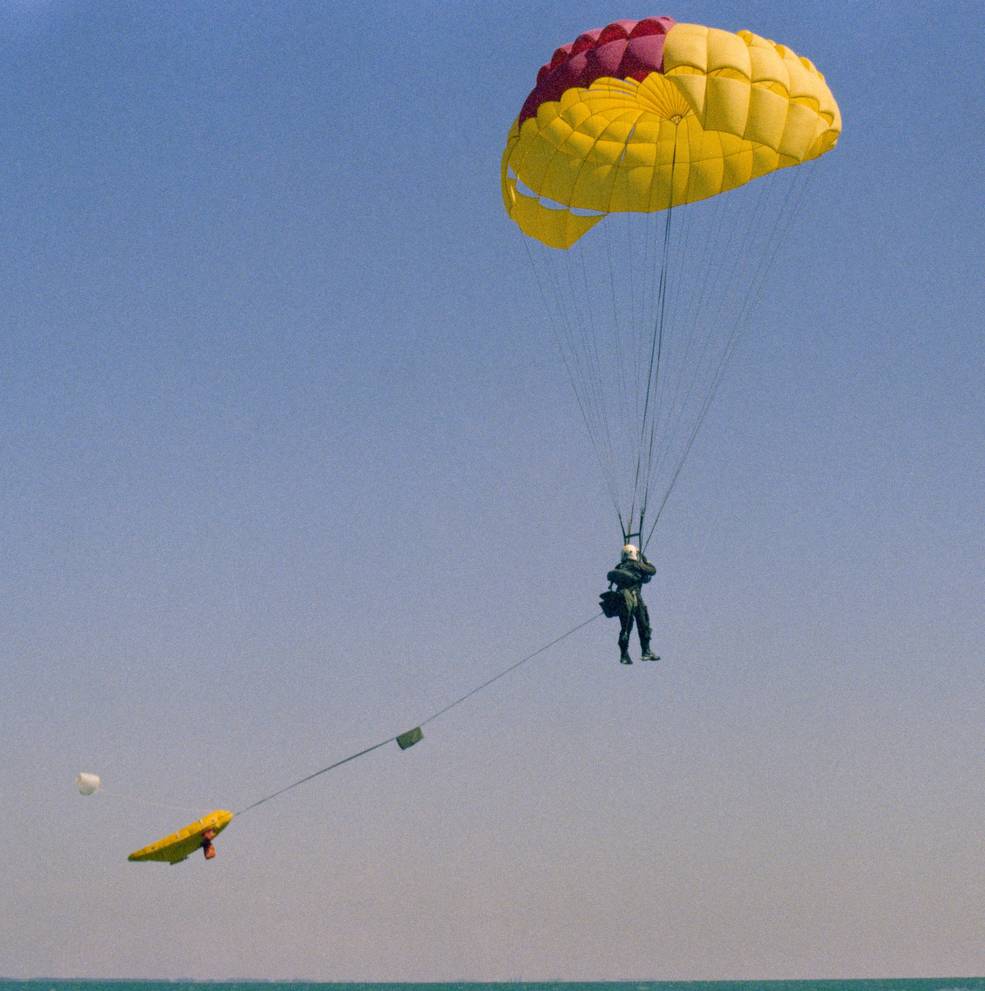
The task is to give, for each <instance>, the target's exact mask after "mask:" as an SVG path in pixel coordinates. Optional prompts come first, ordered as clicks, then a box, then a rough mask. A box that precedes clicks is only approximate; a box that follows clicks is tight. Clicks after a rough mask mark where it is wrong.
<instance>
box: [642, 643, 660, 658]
mask: <svg viewBox="0 0 985 991" xmlns="http://www.w3.org/2000/svg"><path fill="white" fill-rule="evenodd" d="M642 647H643V656H642V657H641V658H640V660H641V661H659V660H660V658H659V657H657V655H656V654H654V653H653V651H652V650H650V645H649V644H642Z"/></svg>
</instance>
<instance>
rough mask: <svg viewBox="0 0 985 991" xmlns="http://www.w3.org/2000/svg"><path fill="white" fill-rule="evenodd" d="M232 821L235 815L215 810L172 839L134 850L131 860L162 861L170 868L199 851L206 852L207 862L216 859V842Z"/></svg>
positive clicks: (178, 832)
mask: <svg viewBox="0 0 985 991" xmlns="http://www.w3.org/2000/svg"><path fill="white" fill-rule="evenodd" d="M232 821H233V813H232V812H228V811H227V810H226V809H215V810H214V811H212V812H210V813H209V814H208V815H204V816H202V818H201V819H198V820H196V821H195V822H192V823H189V824H188V825H187V826H185V827H184V828H182V829H179V830H178V831H177V832H175V833H172V834H171V835H170V836H165V837H164V839H161V840H157V841H156V842H155V843H151V844H150V845H149V846H145V847H141V849H139V850H134V852H133V853H131V854H130V856H129V857H127V860H135V861H137V860H159V861H162V862H163V863H166V864H179V863H181V861H182V860H187V859H188V857H189V856H190V855H191V854H193V853H194V852H195V851H196V850H203V851H204V852H205V859H206V860H211V859H212V858H213V857H214V856H215V847H214V846H212V841H213V840H214V839H215V838H216V837H217V836H218V835H219V834H220V833H221V832H222V831H223V830H224V829H225V828H226V826H228V825H229V824H230V823H231V822H232Z"/></svg>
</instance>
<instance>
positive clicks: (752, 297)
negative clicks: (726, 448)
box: [643, 162, 814, 549]
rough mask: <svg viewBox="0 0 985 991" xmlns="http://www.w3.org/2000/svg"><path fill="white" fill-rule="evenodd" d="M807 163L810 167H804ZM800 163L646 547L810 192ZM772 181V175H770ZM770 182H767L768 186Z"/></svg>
mask: <svg viewBox="0 0 985 991" xmlns="http://www.w3.org/2000/svg"><path fill="white" fill-rule="evenodd" d="M805 165H806V166H807V167H805ZM805 165H801V166H800V168H798V169H797V170H795V173H794V176H793V178H792V179H791V181H790V184H789V185H788V187H787V190H786V195H785V197H784V200H783V203H782V206H781V208H780V210H779V212H778V213H777V214H776V217H775V219H774V221H773V226H772V229H771V231H770V233H769V235H768V237H767V242H768V244H769V246H770V247H769V250H768V251H767V252H766V253H765V254H764V255H762V256H761V257H760V259H759V262H758V265H757V266H756V268H755V271H754V272H753V274H752V277H751V278H750V280H749V282H748V285H749V289H748V291H747V293H746V295H745V298H744V299H743V302H742V304H741V307H740V312H739V315H738V317H737V318H736V319H735V320H734V321H733V322H732V324H731V327H730V331H729V335H728V339H727V341H726V345H725V348H724V349H723V352H722V354H721V356H720V358H719V361H718V363H717V366H716V368H715V373H714V378H713V380H712V385H711V389H710V390H709V391H708V392H707V394H706V395H705V398H704V401H703V403H702V405H701V410H700V413H699V416H698V418H697V420H696V422H695V423H694V425H693V427H692V429H691V431H690V434H689V436H688V439H687V443H686V445H685V447H684V451H683V454H682V455H681V457H680V459H679V460H678V463H677V464H676V466H675V469H674V472H673V475H672V477H671V480H670V484H669V485H668V487H667V491H666V492H665V494H664V497H663V499H662V500H661V503H660V506H659V508H658V509H657V514H656V516H655V518H654V520H653V524H652V525H651V527H650V530H649V532H648V533H647V536H646V540H645V542H644V544H643V548H644V549H645V548H646V546H647V544H649V542H650V539H651V537H652V536H653V532H654V530H655V529H656V527H657V523H658V522H659V521H660V516H661V514H662V513H663V510H664V507H665V506H666V505H667V500H668V499H669V498H670V493H671V492H672V491H673V488H674V485H675V484H676V482H677V479H678V477H679V476H680V473H681V470H682V469H683V467H684V463H685V461H686V460H687V457H688V454H689V453H690V451H691V447H692V446H693V444H694V441H695V438H696V437H697V435H698V431H699V430H700V429H701V425H702V423H703V422H704V419H705V417H706V415H707V413H708V410H709V409H710V408H711V405H712V402H713V401H714V398H715V395H716V394H717V392H718V388H719V386H720V384H721V381H722V378H723V377H724V373H725V368H726V366H727V365H728V363H729V361H730V359H731V357H732V355H733V353H734V352H735V349H736V348H737V347H738V342H739V338H740V336H741V334H742V332H743V331H744V330H745V328H746V326H747V325H748V322H749V318H750V317H751V315H752V313H753V312H754V311H755V309H756V307H757V306H758V305H759V303H760V301H761V300H762V297H763V294H764V292H765V289H766V283H767V280H768V277H769V273H770V271H771V270H772V268H773V265H774V263H775V261H776V258H777V256H778V254H779V251H780V248H781V246H782V245H783V244H784V243H785V241H786V239H787V235H788V233H789V230H790V228H791V226H792V225H793V221H794V219H795V218H796V216H797V214H798V213H799V211H800V207H801V205H802V203H803V201H804V198H805V196H806V193H807V189H808V187H809V186H810V182H811V179H812V177H813V168H812V166H813V165H814V163H813V162H809V163H805ZM768 178H769V179H770V180H771V181H772V178H773V177H772V175H770V176H769V177H768ZM768 185H769V183H767V184H764V187H765V186H768ZM764 199H765V197H764V194H763V193H761V194H760V197H759V200H758V201H757V204H756V206H757V210H756V211H755V212H754V218H753V220H752V222H751V224H750V229H755V224H756V223H757V222H758V217H759V213H760V212H761V210H760V209H759V207H761V205H762V203H763V201H764Z"/></svg>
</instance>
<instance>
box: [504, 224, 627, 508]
mask: <svg viewBox="0 0 985 991" xmlns="http://www.w3.org/2000/svg"><path fill="white" fill-rule="evenodd" d="M523 245H524V248H525V249H526V251H527V258H528V260H529V262H530V268H531V269H532V271H533V273H534V278H535V281H536V283H537V288H538V290H539V292H540V295H541V300H542V302H543V304H544V309H545V311H546V312H547V316H548V324H549V325H550V328H551V333H552V335H553V337H554V342H555V346H556V347H557V350H558V352H559V353H560V355H561V360H562V362H563V364H564V367H565V371H566V372H567V375H568V381H569V382H570V383H571V391H572V392H573V393H574V395H575V401H576V403H577V404H578V410H579V412H580V413H581V418H582V421H583V422H584V424H585V429H586V430H587V431H588V436H589V438H590V439H591V441H592V446H593V447H594V448H595V452H596V456H597V457H598V459H599V464H600V467H601V468H602V474H603V476H604V477H605V480H606V487H607V489H608V491H609V498H610V499H611V500H612V505H613V507H614V508H615V510H616V512H619V498H618V494H617V492H616V489H615V485H614V482H613V473H612V472H611V471H606V470H605V469H606V466H605V464H604V462H603V458H602V453H601V451H602V448H601V445H600V442H599V439H598V437H599V435H598V432H597V430H596V428H595V425H594V424H593V422H592V418H591V416H590V415H589V410H588V408H587V398H588V397H583V395H582V392H581V391H580V390H579V388H578V376H577V375H576V374H575V369H574V367H573V365H572V362H573V360H574V357H575V356H574V355H569V353H568V350H569V349H568V348H566V347H565V339H564V333H563V330H564V328H565V326H566V325H567V324H569V323H570V321H568V322H566V321H565V319H564V313H563V310H562V311H561V312H559V313H556V312H555V307H554V306H552V305H551V301H550V298H549V294H548V292H547V290H546V288H545V286H544V276H543V274H542V272H541V270H540V267H539V266H538V264H537V261H536V259H535V258H534V253H533V251H532V250H531V248H530V243H529V240H528V239H527V238H523ZM546 267H547V268H548V269H549V268H550V262H549V261H548V263H547V266H546ZM554 274H555V280H554V281H555V285H556V284H557V280H556V273H554ZM555 298H556V299H557V300H558V304H557V309H558V310H561V307H562V304H561V302H560V300H561V298H562V294H561V292H560V291H556V292H555ZM569 336H570V335H569ZM571 350H572V351H574V346H573V345H572V346H571Z"/></svg>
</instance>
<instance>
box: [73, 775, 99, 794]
mask: <svg viewBox="0 0 985 991" xmlns="http://www.w3.org/2000/svg"><path fill="white" fill-rule="evenodd" d="M101 783H102V782H101V781H100V778H99V775H98V774H91V773H89V772H88V771H80V772H79V774H78V775H77V777H76V778H75V787H76V788H78V789H79V794H80V795H95V794H96V792H97V791H99V786H100V784H101Z"/></svg>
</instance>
